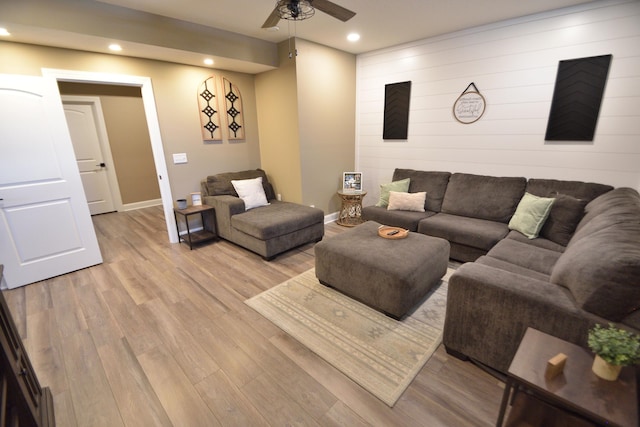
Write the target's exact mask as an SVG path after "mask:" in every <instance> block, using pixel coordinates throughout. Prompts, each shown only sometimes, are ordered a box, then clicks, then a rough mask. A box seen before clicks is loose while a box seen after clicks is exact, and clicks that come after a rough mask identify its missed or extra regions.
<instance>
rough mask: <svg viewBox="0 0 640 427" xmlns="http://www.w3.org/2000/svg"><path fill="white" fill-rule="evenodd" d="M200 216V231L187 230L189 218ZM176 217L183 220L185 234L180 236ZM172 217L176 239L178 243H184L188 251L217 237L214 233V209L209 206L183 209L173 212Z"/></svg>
mask: <svg viewBox="0 0 640 427" xmlns="http://www.w3.org/2000/svg"><path fill="white" fill-rule="evenodd" d="M196 214H200V220H201V221H202V230H199V231H191V229H190V228H189V216H190V215H196ZM178 216H182V217H183V218H184V223H185V226H186V233H185V234H182V235H181V234H180V225H179V222H178ZM173 217H174V219H175V220H176V230H177V231H178V239H179V241H180V242H185V243H186V244H187V245H189V249H193V245H195V244H197V243H204V242H208V241H209V240H213V239H215V238H216V237H217V233H216V221H215V208H214V207H213V206H209V205H200V206H189V207H187V208H185V209H177V208H175V209H174V210H173Z"/></svg>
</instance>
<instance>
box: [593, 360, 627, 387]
mask: <svg viewBox="0 0 640 427" xmlns="http://www.w3.org/2000/svg"><path fill="white" fill-rule="evenodd" d="M591 370H592V371H593V373H594V374H596V375H597V376H599V377H600V378H602V379H603V380H607V381H615V380H617V379H618V375H620V371H621V370H622V366H618V365H611V364H610V363H609V362H607V361H605V360H604V359H603V358H602V357H600V356H598V355H597V354H596V357H595V358H594V359H593V366H592V367H591Z"/></svg>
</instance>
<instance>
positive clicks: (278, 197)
mask: <svg viewBox="0 0 640 427" xmlns="http://www.w3.org/2000/svg"><path fill="white" fill-rule="evenodd" d="M276 199H278V201H282V194H280V193H278V194H276Z"/></svg>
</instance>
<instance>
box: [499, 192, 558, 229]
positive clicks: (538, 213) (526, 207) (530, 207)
mask: <svg viewBox="0 0 640 427" xmlns="http://www.w3.org/2000/svg"><path fill="white" fill-rule="evenodd" d="M554 200H555V199H554V198H551V197H538V196H534V195H533V194H529V193H524V196H523V197H522V199H521V200H520V203H518V207H517V208H516V213H515V214H513V217H512V218H511V221H509V229H510V230H516V231H519V232H520V233H522V234H524V235H525V236H527V237H528V238H529V239H535V238H536V237H538V233H540V230H541V229H542V226H543V225H544V222H545V221H546V220H547V217H548V216H549V212H550V211H551V206H552V205H553V202H554Z"/></svg>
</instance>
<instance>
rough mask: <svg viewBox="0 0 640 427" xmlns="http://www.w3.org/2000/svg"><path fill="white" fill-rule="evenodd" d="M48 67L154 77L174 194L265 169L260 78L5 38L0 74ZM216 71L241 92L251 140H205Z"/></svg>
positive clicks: (31, 72)
mask: <svg viewBox="0 0 640 427" xmlns="http://www.w3.org/2000/svg"><path fill="white" fill-rule="evenodd" d="M42 68H54V69H64V70H79V71H87V72H101V73H114V74H125V75H134V76H145V77H150V78H151V81H152V85H153V92H154V96H155V101H156V106H157V111H158V121H159V123H160V132H161V135H162V141H163V144H164V153H165V158H166V161H167V169H168V173H169V180H170V182H171V190H172V193H173V198H174V199H178V198H185V197H188V196H189V193H190V192H194V191H199V190H200V180H201V179H203V178H205V177H206V176H207V175H211V174H214V173H219V172H226V171H234V170H242V169H250V168H257V167H260V150H259V140H258V119H257V113H256V101H255V99H256V98H255V90H254V76H253V75H249V74H243V73H234V72H229V71H222V70H213V69H209V68H205V67H192V66H187V65H180V64H174V63H168V62H161V61H152V60H146V59H137V58H128V57H125V56H119V55H109V54H97V53H89V52H81V51H74V50H67V49H57V48H49V47H42V46H34V45H28V44H21V43H9V42H0V73H5V74H25V75H41V69H42ZM212 74H215V75H217V76H224V77H226V78H228V79H229V80H230V81H231V82H232V83H234V84H235V85H236V86H237V87H238V88H239V90H240V92H241V95H242V100H243V105H244V114H245V117H244V123H245V130H246V138H245V139H244V140H242V141H234V142H232V143H229V142H228V141H227V140H224V141H222V142H219V143H215V144H211V143H205V142H203V140H202V136H201V134H200V119H199V115H198V114H199V111H198V104H197V94H196V92H197V89H198V86H199V85H200V83H201V82H202V81H204V80H205V79H206V78H208V77H210V76H211V75H212ZM173 153H186V154H187V156H188V159H189V162H188V163H187V164H178V165H174V164H173V158H172V154H173Z"/></svg>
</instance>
